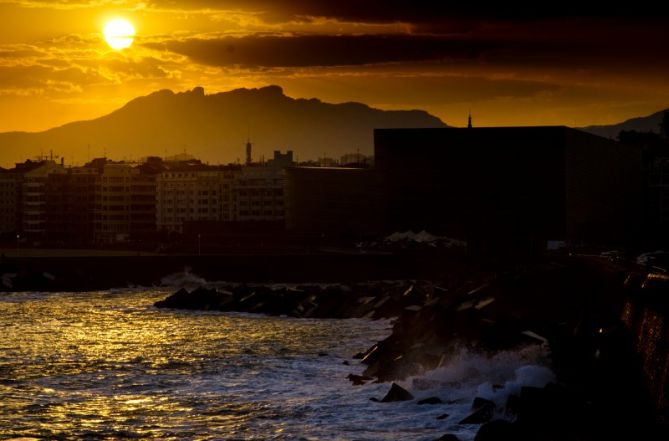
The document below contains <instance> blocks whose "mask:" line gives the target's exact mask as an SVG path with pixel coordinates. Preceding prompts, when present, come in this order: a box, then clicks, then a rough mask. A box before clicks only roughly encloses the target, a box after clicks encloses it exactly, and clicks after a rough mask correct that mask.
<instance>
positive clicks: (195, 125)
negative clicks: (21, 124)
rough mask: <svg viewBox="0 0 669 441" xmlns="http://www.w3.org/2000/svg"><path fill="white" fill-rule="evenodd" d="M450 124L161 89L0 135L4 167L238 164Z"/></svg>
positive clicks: (425, 117) (347, 148)
mask: <svg viewBox="0 0 669 441" xmlns="http://www.w3.org/2000/svg"><path fill="white" fill-rule="evenodd" d="M662 114H663V112H662V111H660V112H657V113H654V114H652V115H648V116H645V117H640V118H633V119H629V120H627V121H624V122H622V123H619V124H613V125H606V126H603V125H602V126H588V127H581V128H580V129H581V130H584V131H586V132H589V133H592V134H595V135H599V136H603V137H606V138H616V137H617V136H618V133H619V132H620V131H621V130H637V131H655V132H657V131H658V130H659V129H658V126H659V123H660V121H661V119H662ZM424 127H447V125H446V124H445V123H444V122H443V121H442V120H440V119H439V118H437V117H436V116H433V115H431V114H429V113H427V112H425V111H423V110H393V111H387V110H379V109H375V108H372V107H369V106H367V105H365V104H361V103H356V102H349V103H342V104H330V103H325V102H322V101H320V100H318V99H316V98H311V99H295V98H291V97H288V96H286V95H285V94H284V92H283V89H281V87H279V86H267V87H262V88H259V89H236V90H231V91H229V92H221V93H216V94H209V95H207V94H205V92H204V89H203V88H201V87H196V88H194V89H192V90H190V91H186V92H180V93H175V92H173V91H171V90H160V91H158V92H154V93H152V94H150V95H147V96H143V97H139V98H136V99H134V100H132V101H130V102H128V103H127V104H126V105H125V106H123V107H121V108H120V109H118V110H116V111H114V112H112V113H110V114H108V115H105V116H102V117H100V118H97V119H93V120H88V121H78V122H72V123H69V124H65V125H63V126H60V127H56V128H53V129H49V130H46V131H43V132H6V133H0V164H2V165H5V166H7V165H11V164H12V162H13V161H15V160H17V154H16V152H21V156H20V157H21V158H24V159H25V158H28V157H33V156H37V155H38V154H40V153H42V154H44V153H48V152H50V151H53V153H54V154H56V155H60V156H63V157H65V159H66V162H68V163H72V162H77V163H83V162H85V161H86V160H88V159H92V158H94V157H100V156H103V155H104V156H108V157H109V158H112V159H116V160H119V159H139V158H141V157H145V156H150V155H157V156H171V155H174V154H177V153H183V152H187V153H189V154H192V155H193V156H195V157H199V158H202V159H204V160H207V161H210V162H212V163H230V162H236V161H238V160H240V159H242V158H243V157H244V152H245V147H244V146H245V143H246V141H247V138H249V137H250V138H251V140H252V141H253V143H254V158H253V159H254V160H259V159H261V158H262V157H265V158H270V157H271V155H272V151H273V150H282V151H285V150H293V151H294V153H295V157H296V159H298V160H308V159H317V158H319V157H323V156H329V157H335V158H336V157H338V156H340V155H343V154H346V153H355V152H356V151H359V152H360V153H363V154H371V153H372V151H373V141H374V140H373V136H374V131H373V129H375V128H424Z"/></svg>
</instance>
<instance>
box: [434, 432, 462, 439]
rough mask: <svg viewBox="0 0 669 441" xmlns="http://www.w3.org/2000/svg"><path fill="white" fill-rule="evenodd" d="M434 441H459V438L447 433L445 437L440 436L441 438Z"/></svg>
mask: <svg viewBox="0 0 669 441" xmlns="http://www.w3.org/2000/svg"><path fill="white" fill-rule="evenodd" d="M436 441H460V438H458V437H457V436H455V435H453V434H450V433H447V434H446V435H442V436H441V438H437V440H436Z"/></svg>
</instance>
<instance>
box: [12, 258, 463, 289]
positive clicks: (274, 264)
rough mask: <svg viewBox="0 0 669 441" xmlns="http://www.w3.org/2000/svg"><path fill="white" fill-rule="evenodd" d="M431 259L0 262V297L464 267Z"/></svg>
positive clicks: (360, 277) (368, 276)
mask: <svg viewBox="0 0 669 441" xmlns="http://www.w3.org/2000/svg"><path fill="white" fill-rule="evenodd" d="M465 264H466V262H464V263H463V262H462V258H461V257H458V258H456V257H453V256H444V255H441V254H439V255H435V254H434V253H409V252H408V253H392V254H390V253H387V254H386V253H374V254H370V253H355V252H347V253H317V254H266V255H262V254H261V255H257V254H256V255H248V254H239V255H206V256H205V255H203V256H197V255H154V256H141V255H138V256H95V255H93V256H73V257H62V256H58V257H49V256H45V257H23V258H10V257H3V258H2V259H0V277H1V278H2V280H0V291H91V290H102V289H111V288H122V287H127V286H159V285H160V284H161V280H162V279H163V278H164V277H165V276H167V275H169V274H174V273H181V272H191V273H193V274H197V275H198V276H199V277H202V278H204V279H206V280H210V281H215V280H225V281H233V282H344V283H346V282H356V281H365V280H384V279H392V280H396V279H404V278H439V277H441V275H442V274H444V273H448V272H451V271H457V268H459V267H461V266H462V265H465Z"/></svg>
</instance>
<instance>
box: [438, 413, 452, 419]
mask: <svg viewBox="0 0 669 441" xmlns="http://www.w3.org/2000/svg"><path fill="white" fill-rule="evenodd" d="M449 416H450V414H448V413H442V414H441V415H439V416H438V417H437V419H438V420H445V419H446V418H448V417H449Z"/></svg>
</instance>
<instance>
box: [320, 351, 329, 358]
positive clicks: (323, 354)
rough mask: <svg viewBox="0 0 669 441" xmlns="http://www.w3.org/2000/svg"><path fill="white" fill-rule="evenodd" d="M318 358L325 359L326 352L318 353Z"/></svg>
mask: <svg viewBox="0 0 669 441" xmlns="http://www.w3.org/2000/svg"><path fill="white" fill-rule="evenodd" d="M318 356H319V357H327V356H328V354H327V352H319V353H318Z"/></svg>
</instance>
